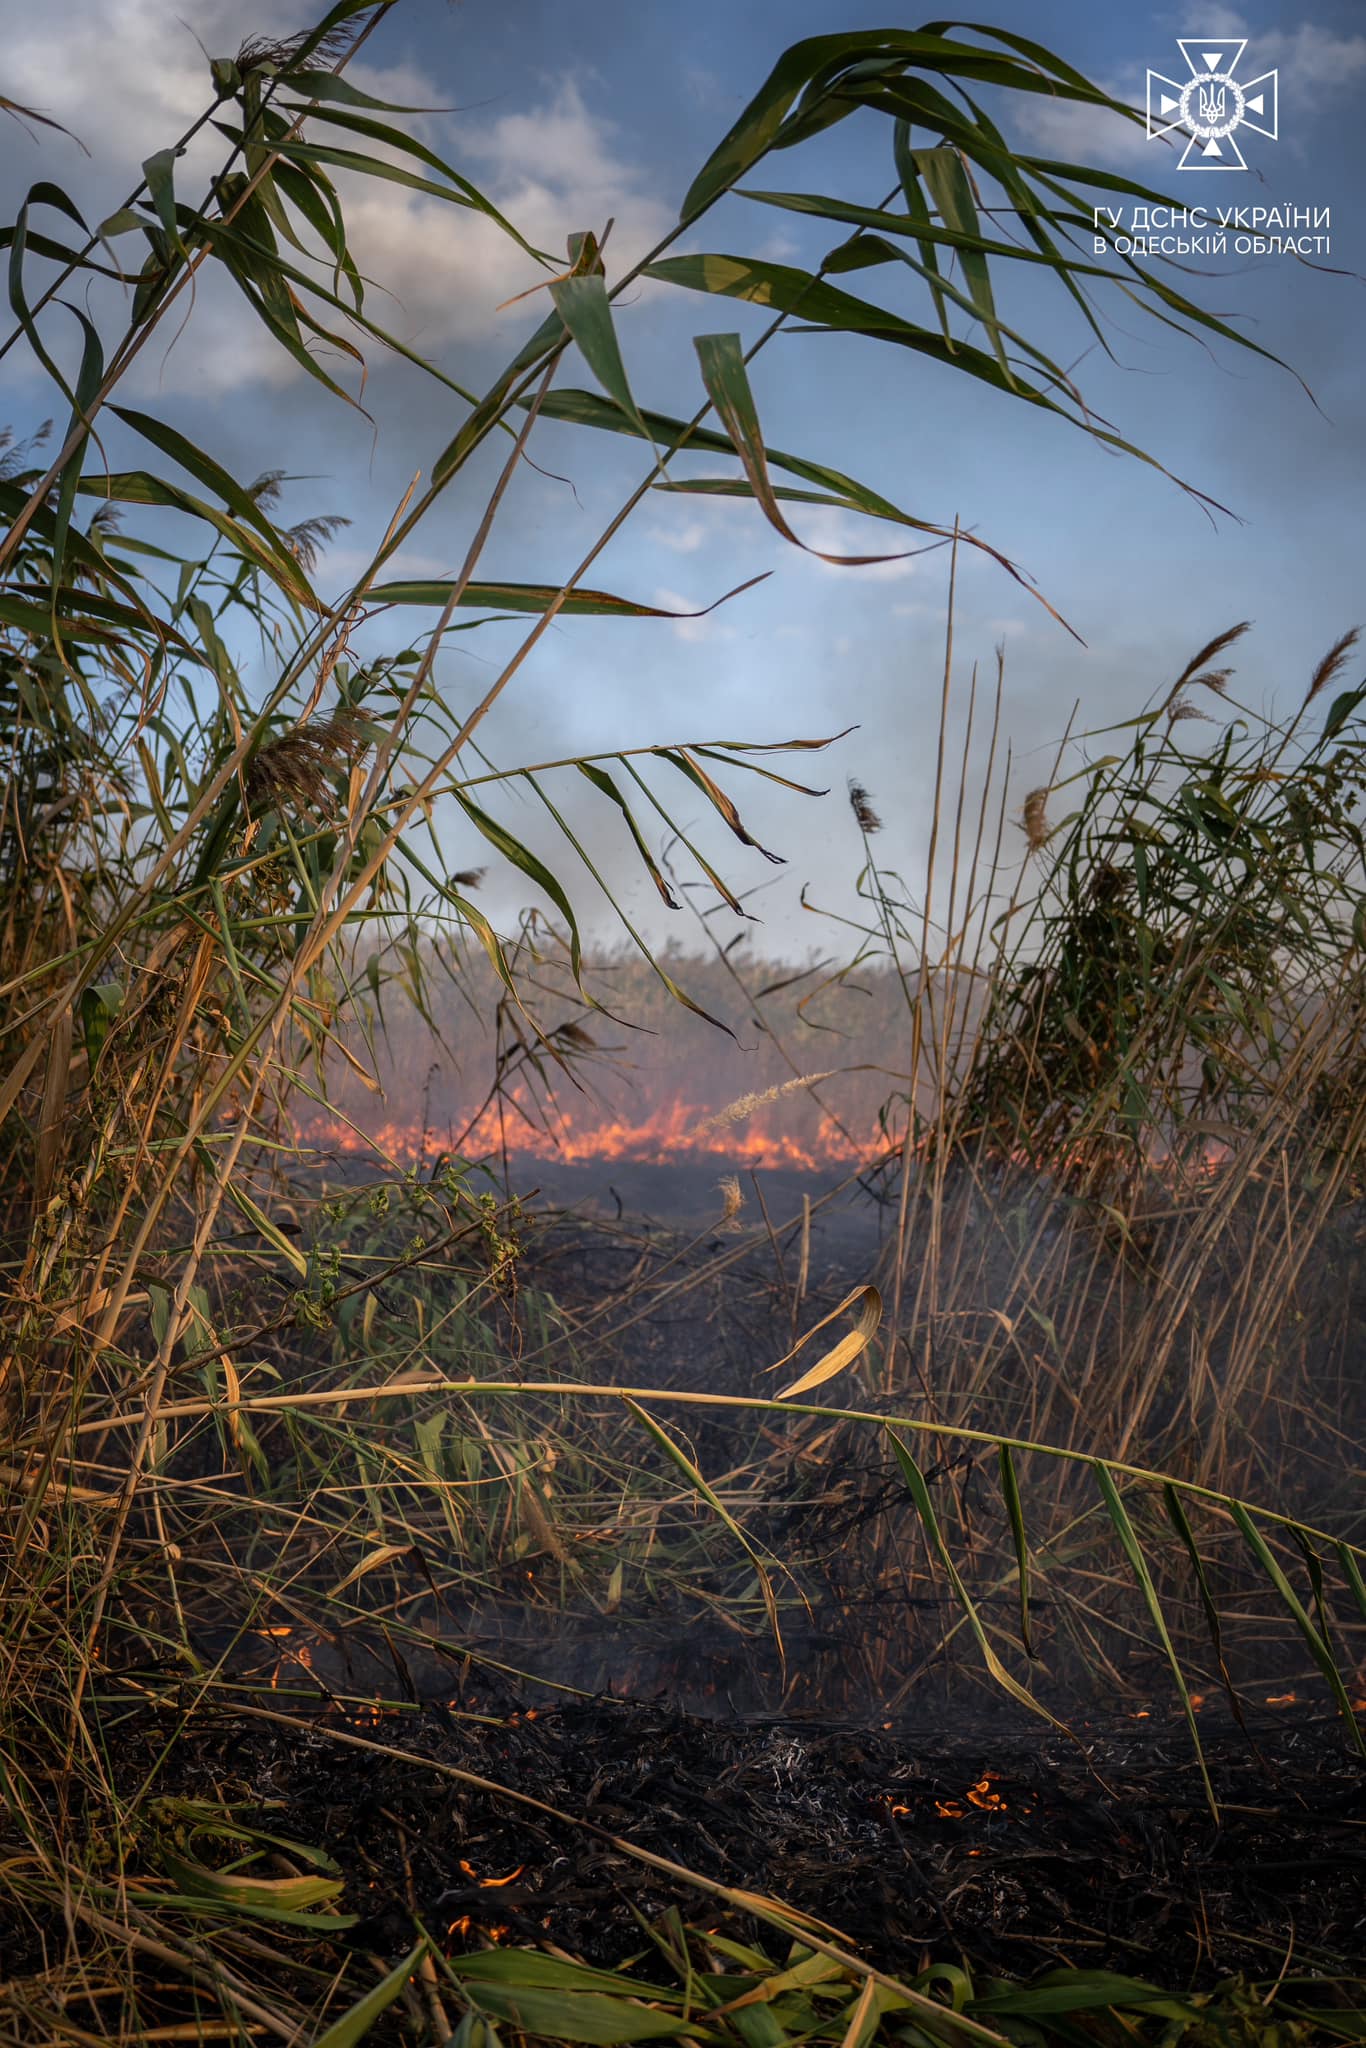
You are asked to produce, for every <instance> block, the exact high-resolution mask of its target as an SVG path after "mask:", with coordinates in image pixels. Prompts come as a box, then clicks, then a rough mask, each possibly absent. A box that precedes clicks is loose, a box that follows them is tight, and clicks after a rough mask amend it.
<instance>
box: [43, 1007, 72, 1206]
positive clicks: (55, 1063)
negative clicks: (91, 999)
mask: <svg viewBox="0 0 1366 2048" xmlns="http://www.w3.org/2000/svg"><path fill="white" fill-rule="evenodd" d="M72 1018H73V1012H72V1008H71V1005H70V1004H69V1003H68V1004H67V1006H66V1008H65V1009H63V1010H62V1011H61V1013H60V1014H59V1016H58V1018H57V1021H56V1023H55V1024H54V1025H53V1027H52V1035H51V1037H50V1039H49V1041H48V1055H47V1076H46V1079H45V1080H44V1082H43V1104H42V1108H41V1109H40V1110H39V1112H38V1158H37V1167H36V1176H35V1178H36V1185H35V1188H34V1200H35V1205H36V1208H37V1211H38V1214H39V1215H41V1214H42V1212H43V1210H44V1209H46V1207H47V1200H48V1196H49V1195H50V1194H51V1193H52V1179H53V1175H54V1174H55V1172H56V1170H57V1151H58V1146H59V1145H60V1143H61V1135H62V1108H63V1105H64V1103H65V1101H66V1090H67V1082H68V1080H69V1079H70V1075H71V1033H72Z"/></svg>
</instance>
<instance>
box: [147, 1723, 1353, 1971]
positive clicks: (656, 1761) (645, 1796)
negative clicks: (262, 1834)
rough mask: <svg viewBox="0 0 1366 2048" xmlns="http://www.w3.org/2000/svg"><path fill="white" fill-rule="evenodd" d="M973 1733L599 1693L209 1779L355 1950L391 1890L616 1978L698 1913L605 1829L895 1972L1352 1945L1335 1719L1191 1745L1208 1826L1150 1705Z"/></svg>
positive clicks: (455, 1929) (395, 1914) (1220, 1958)
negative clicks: (1134, 1720)
mask: <svg viewBox="0 0 1366 2048" xmlns="http://www.w3.org/2000/svg"><path fill="white" fill-rule="evenodd" d="M160 1739H161V1738H160V1731H159V1729H158V1726H157V1723H156V1719H155V1717H153V1716H151V1715H148V1716H147V1717H146V1718H145V1721H144V1723H143V1725H142V1728H141V1731H140V1732H136V1733H130V1734H129V1735H128V1737H127V1740H126V1742H125V1745H124V1747H123V1749H122V1751H121V1757H120V1768H121V1769H124V1770H126V1771H127V1772H128V1773H129V1777H130V1781H135V1780H136V1777H137V1773H138V1771H139V1770H140V1769H145V1768H146V1767H147V1765H148V1763H149V1762H150V1760H151V1759H152V1758H153V1757H154V1756H156V1755H157V1754H158V1748H159V1743H160ZM978 1740H979V1738H975V1737H968V1738H966V1740H965V1739H964V1737H962V1736H955V1735H952V1734H947V1733H944V1732H943V1731H936V1730H933V1729H930V1728H922V1729H920V1730H919V1731H918V1732H915V1733H912V1732H909V1731H903V1732H901V1733H898V1732H896V1730H882V1729H869V1730H855V1729H852V1728H845V1729H839V1728H830V1727H826V1726H820V1725H818V1724H815V1723H814V1722H803V1721H800V1720H787V1721H778V1720H776V1719H774V1718H772V1717H770V1718H769V1719H767V1720H765V1721H751V1722H742V1721H730V1722H715V1721H699V1720H695V1719H691V1718H689V1717H688V1716H686V1715H682V1714H678V1713H673V1712H668V1711H665V1710H662V1709H658V1708H651V1707H644V1706H638V1705H621V1706H613V1705H608V1704H606V1703H605V1702H601V1703H597V1704H591V1705H584V1706H577V1707H572V1708H557V1709H550V1710H545V1709H542V1710H541V1711H540V1712H539V1715H538V1717H537V1719H536V1720H535V1721H533V1720H532V1719H531V1717H530V1714H529V1713H527V1712H526V1711H523V1712H521V1713H520V1714H517V1715H515V1716H514V1715H509V1714H506V1713H505V1714H504V1715H503V1716H502V1718H501V1719H499V1720H498V1721H497V1722H490V1721H487V1720H485V1721H481V1722H478V1723H476V1722H474V1721H473V1720H469V1721H456V1720H454V1719H452V1718H450V1717H449V1715H448V1716H447V1718H446V1720H445V1721H444V1723H443V1722H440V1721H439V1720H438V1719H433V1718H431V1717H422V1718H421V1719H415V1718H413V1717H411V1716H407V1717H399V1716H393V1715H391V1716H390V1719H389V1725H388V1726H387V1727H386V1729H385V1732H384V1737H383V1746H382V1747H376V1748H374V1749H372V1750H368V1751H367V1750H366V1749H364V1748H361V1749H357V1748H355V1747H348V1748H346V1749H340V1750H339V1749H338V1748H336V1747H335V1746H334V1744H333V1743H332V1742H331V1741H330V1739H329V1737H328V1734H327V1732H326V1730H325V1729H324V1728H323V1727H321V1726H314V1727H311V1728H310V1727H309V1726H307V1725H306V1724H299V1725H298V1726H297V1728H295V1729H294V1730H293V1731H292V1732H291V1734H290V1736H289V1739H288V1742H287V1743H282V1740H281V1730H280V1729H279V1728H278V1727H264V1726H258V1727H256V1728H252V1727H251V1725H250V1724H247V1725H241V1724H239V1725H238V1727H237V1728H236V1730H235V1732H234V1735H233V1738H232V1743H231V1771H232V1776H233V1779H234V1781H235V1782H236V1783H237V1784H238V1785H239V1786H240V1787H241V1788H242V1790H243V1792H246V1793H250V1794H251V1795H252V1796H255V1797H259V1798H261V1799H266V1798H269V1799H271V1800H274V1801H276V1802H278V1805H277V1807H276V1808H275V1809H274V1813H275V1818H274V1819H273V1820H272V1831H276V1830H279V1831H284V1832H293V1833H294V1834H296V1835H297V1836H298V1837H299V1838H300V1839H301V1840H309V1839H313V1838H315V1837H316V1836H317V1835H318V1834H319V1833H325V1836H326V1839H327V1841H328V1843H329V1845H330V1847H331V1849H332V1852H333V1853H334V1855H335V1856H336V1857H337V1859H338V1861H339V1863H340V1864H341V1866H342V1867H343V1868H345V1869H347V1870H354V1871H356V1872H357V1873H364V1875H358V1876H357V1878H356V1880H355V1881H354V1889H353V1892H352V1895H351V1897H350V1899H349V1900H348V1901H346V1902H345V1903H348V1904H349V1905H350V1906H351V1907H352V1908H353V1909H354V1910H358V1911H359V1912H361V1914H362V1915H363V1924H362V1926H361V1928H360V1929H359V1930H358V1931H357V1935H356V1937H355V1938H356V1939H357V1940H358V1941H361V1942H363V1943H364V1944H365V1945H367V1946H371V1947H374V1948H382V1947H383V1946H384V1945H385V1944H386V1943H388V1944H389V1945H390V1946H392V1947H397V1946H398V1945H399V1944H400V1943H401V1941H402V1939H403V1938H404V1936H405V1935H406V1932H407V1930H408V1928H409V1926H410V1925H411V1920H410V1917H409V1916H410V1912H411V1910H412V1907H411V1901H410V1892H409V1887H410V1884H411V1885H413V1886H415V1887H416V1893H417V1906H418V1909H419V1911H420V1914H421V1917H422V1918H423V1919H424V1920H425V1921H426V1923H427V1924H428V1925H431V1926H433V1927H439V1928H441V1929H442V1930H443V1931H444V1935H445V1940H446V1943H447V1944H448V1945H450V1946H455V1945H459V1946H461V1947H463V1948H476V1947H478V1946H479V1945H481V1944H497V1943H517V1944H521V1943H526V1942H534V1941H538V1940H544V1939H546V1938H547V1937H548V1938H549V1939H550V1940H551V1941H552V1942H554V1943H556V1944H558V1945H559V1946H560V1947H562V1948H564V1949H566V1950H569V1951H571V1952H572V1953H574V1954H576V1955H579V1956H582V1957H584V1958H585V1960H588V1961H591V1962H595V1963H599V1964H603V1965H611V1964H614V1963H617V1962H619V1961H620V1960H621V1959H622V1958H623V1957H624V1956H626V1955H627V1954H630V1953H632V1952H634V1951H635V1949H636V1948H637V1947H638V1946H639V1942H640V1938H641V1937H640V1922H639V1919H638V1918H637V1913H638V1912H639V1913H643V1914H644V1915H645V1916H646V1917H647V1918H657V1917H658V1915H659V1914H660V1913H662V1912H663V1911H664V1910H665V1909H666V1908H668V1907H669V1906H673V1905H678V1906H680V1907H681V1908H682V1909H683V1910H684V1911H685V1912H686V1911H689V1910H691V1908H692V1903H693V1902H692V1901H691V1900H690V1898H689V1896H688V1894H687V1891H686V1888H680V1887H679V1886H678V1885H676V1884H675V1883H674V1882H673V1881H672V1880H671V1879H669V1878H668V1877H667V1876H666V1875H664V1874H662V1873H661V1872H660V1871H658V1870H657V1869H656V1870H650V1869H648V1868H646V1867H644V1866H642V1864H641V1863H639V1862H638V1861H635V1860H634V1859H633V1858H632V1857H631V1856H630V1855H629V1854H627V1853H626V1852H625V1850H624V1849H623V1847H622V1846H621V1838H624V1840H625V1841H626V1842H629V1843H631V1844H633V1845H636V1846H638V1847H639V1848H641V1849H643V1850H645V1851H647V1852H649V1853H651V1854H654V1855H657V1856H661V1857H664V1858H668V1859H671V1860H673V1861H679V1860H686V1861H687V1862H688V1863H689V1864H690V1866H691V1867H692V1868H694V1869H696V1870H698V1871H700V1872H701V1873H702V1874H703V1875H705V1876H709V1877H712V1878H715V1879H717V1880H719V1881H721V1882H724V1883H726V1884H730V1885H736V1886H741V1887H748V1888H750V1889H753V1890H758V1891H763V1890H766V1889H768V1888H770V1887H771V1885H772V1880H773V1874H774V1871H775V1870H777V1869H781V1871H782V1874H783V1887H784V1896H785V1897H786V1898H787V1899H788V1900H789V1901H790V1902H791V1904H792V1905H794V1906H796V1907H797V1908H798V1909H802V1910H806V1911H810V1912H814V1913H817V1914H819V1915H820V1916H821V1917H822V1918H823V1919H825V1920H826V1921H828V1922H831V1923H833V1924H835V1925H837V1926H839V1927H840V1928H841V1929H842V1930H843V1931H844V1932H845V1933H846V1934H847V1936H848V1937H849V1938H850V1939H851V1940H853V1941H855V1942H857V1943H860V1944H863V1945H865V1946H866V1949H867V1952H868V1953H869V1954H870V1955H876V1956H877V1957H878V1958H879V1959H880V1960H881V1961H882V1962H883V1963H884V1964H885V1966H887V1967H889V1968H893V1969H895V1968H903V1967H904V1968H908V1969H909V1968H912V1967H913V1966H914V1965H915V1964H916V1963H917V1961H918V1958H919V1956H920V1954H921V1952H922V1950H923V1949H924V1948H926V1947H927V1946H929V1947H931V1948H938V1949H940V1950H942V1949H943V1948H944V1946H945V1944H946V1943H947V1945H948V1946H949V1947H950V1948H951V1949H954V1950H958V1951H960V1952H962V1953H969V1954H972V1955H974V1956H976V1957H978V1958H980V1960H981V1964H982V1967H983V1968H991V1969H996V1970H999V1971H1000V1972H1001V1973H1002V1974H1003V1975H1006V1974H1009V1975H1014V1976H1019V1975H1021V1974H1023V1973H1027V1972H1028V1971H1030V1970H1031V1969H1035V1968H1047V1967H1050V1966H1051V1965H1052V1964H1053V1963H1054V1962H1055V1960H1056V1956H1057V1954H1058V1952H1059V1950H1060V1949H1062V1948H1065V1949H1066V1952H1067V1953H1069V1954H1074V1955H1079V1956H1084V1957H1085V1958H1086V1960H1087V1962H1088V1965H1090V1966H1093V1967H1095V1968H1109V1969H1116V1970H1122V1971H1126V1972H1130V1973H1133V1972H1135V1971H1137V1972H1138V1973H1139V1974H1144V1973H1145V1972H1146V1973H1150V1974H1153V1975H1156V1976H1158V1977H1161V1978H1162V1979H1163V1980H1164V1981H1167V1982H1172V1981H1175V1980H1176V1979H1177V1978H1179V1979H1180V1980H1181V1981H1183V1982H1190V1983H1193V1984H1196V1985H1199V1984H1201V1983H1209V1982H1212V1981H1213V1980H1215V1979H1216V1978H1217V1977H1219V1976H1220V1975H1221V1974H1224V1973H1229V1972H1235V1971H1239V1970H1241V1971H1244V1972H1245V1973H1247V1974H1249V1975H1258V1974H1265V1958H1266V1944H1267V1943H1268V1942H1270V1943H1272V1944H1273V1946H1274V1947H1275V1948H1276V1949H1277V1950H1279V1951H1283V1950H1284V1948H1285V1946H1286V1944H1287V1943H1288V1942H1289V1940H1290V1939H1291V1935H1292V1932H1293V1935H1294V1939H1295V1941H1296V1944H1297V1945H1300V1944H1303V1945H1305V1946H1308V1947H1311V1948H1313V1949H1315V1950H1316V1951H1317V1952H1320V1953H1330V1954H1336V1955H1341V1956H1347V1957H1354V1956H1360V1955H1362V1954H1366V1895H1364V1894H1363V1891H1362V1887H1361V1855H1362V1850H1361V1840H1362V1830H1363V1827H1366V1779H1363V1776H1362V1772H1361V1769H1360V1766H1359V1764H1358V1763H1357V1761H1356V1760H1355V1759H1354V1758H1353V1756H1352V1755H1351V1753H1350V1751H1349V1750H1348V1749H1347V1748H1346V1747H1345V1746H1344V1745H1343V1743H1342V1741H1341V1737H1340V1733H1339V1731H1338V1729H1337V1728H1336V1727H1334V1726H1333V1725H1332V1724H1331V1723H1323V1722H1320V1721H1315V1720H1311V1719H1310V1718H1308V1717H1307V1716H1306V1717H1303V1718H1301V1717H1293V1718H1286V1717H1280V1718H1277V1719H1276V1720H1275V1722H1274V1725H1272V1726H1270V1727H1268V1728H1263V1729H1261V1730H1259V1731H1258V1733H1257V1746H1256V1748H1254V1747H1253V1746H1252V1745H1250V1744H1249V1743H1248V1741H1247V1739H1246V1737H1245V1736H1244V1735H1243V1734H1242V1733H1241V1732H1240V1731H1237V1730H1236V1729H1233V1728H1231V1727H1230V1728H1229V1729H1227V1730H1223V1731H1220V1730H1214V1731H1211V1732H1210V1733H1209V1734H1208V1735H1207V1737H1206V1753H1207V1757H1208V1761H1209V1767H1210V1771H1211V1776H1212V1779H1213V1782H1214V1785H1215V1789H1216V1791H1217V1794H1218V1797H1219V1801H1220V1805H1221V1808H1222V1810H1223V1814H1224V1821H1223V1825H1222V1827H1219V1828H1214V1827H1212V1826H1211V1825H1210V1821H1209V1816H1208V1813H1207V1811H1206V1810H1205V1807H1204V1804H1203V1799H1202V1794H1201V1787H1200V1779H1199V1772H1198V1768H1197V1766H1196V1764H1195V1762H1194V1760H1193V1758H1192V1756H1191V1753H1190V1749H1189V1745H1188V1742H1187V1740H1186V1738H1185V1736H1184V1734H1183V1732H1182V1730H1181V1727H1180V1725H1179V1721H1173V1720H1159V1719H1158V1717H1157V1716H1156V1715H1153V1716H1152V1718H1151V1720H1150V1721H1149V1722H1148V1724H1147V1725H1146V1726H1145V1729H1144V1733H1143V1737H1142V1747H1141V1749H1140V1748H1137V1747H1136V1746H1135V1737H1134V1734H1133V1731H1132V1728H1131V1724H1130V1723H1129V1722H1127V1721H1123V1722H1121V1723H1120V1724H1118V1727H1117V1728H1116V1730H1115V1731H1114V1732H1111V1733H1106V1734H1100V1733H1097V1732H1095V1731H1094V1730H1093V1731H1092V1732H1091V1733H1090V1734H1089V1735H1088V1736H1087V1738H1086V1744H1085V1749H1084V1751H1083V1749H1082V1748H1081V1746H1080V1745H1078V1744H1076V1743H1073V1742H1069V1741H1067V1740H1065V1739H1063V1738H1060V1737H1055V1736H1038V1737H1034V1736H1026V1735H1020V1734H1018V1733H1017V1734H1016V1735H1014V1736H1010V1737H1004V1736H1003V1737H1001V1738H999V1739H998V1740H997V1741H996V1742H995V1744H994V1747H995V1750H996V1761H995V1762H994V1763H993V1764H992V1765H991V1766H990V1767H988V1768H985V1769H984V1768H983V1767H982V1766H981V1763H980V1760H979V1757H980V1752H979V1755H978V1756H974V1755H973V1754H972V1747H973V1746H975V1744H976V1742H977V1741H978ZM397 1750H402V1751H405V1752H407V1754H406V1755H404V1756H400V1755H397V1754H395V1752H396V1751H397ZM443 1766H455V1767H457V1768H459V1769H464V1770H468V1771H472V1772H474V1773H476V1774H478V1775H479V1777H480V1778H481V1779H484V1780H487V1779H490V1778H495V1779H497V1780H500V1781H502V1782H505V1783H506V1784H507V1785H508V1786H510V1787H520V1788H522V1789H523V1790H530V1789H534V1793H535V1797H536V1799H537V1800H538V1801H544V1802H545V1806H546V1807H549V1808H556V1809H559V1811H560V1813H561V1814H562V1815H575V1816H578V1817H579V1818H578V1819H577V1820H575V1821H574V1822H573V1823H572V1824H571V1823H569V1822H567V1821H565V1820H564V1819H557V1818H555V1817H554V1816H553V1814H551V1813H549V1812H547V1811H546V1810H545V1808H542V1809H541V1810H540V1811H534V1810H532V1811H529V1810H528V1809H527V1808H526V1807H524V1806H521V1805H518V1804H516V1803H514V1802H513V1801H511V1800H509V1799H508V1798H506V1797H505V1796H502V1795H500V1794H498V1793H497V1792H495V1791H493V1790H491V1789H488V1788H487V1786H485V1787H484V1788H482V1789H481V1787H479V1786H477V1785H475V1784H473V1783H465V1782H459V1781H456V1780H453V1779H452V1778H451V1777H449V1776H445V1775H442V1767H443ZM170 1768H171V1770H172V1771H173V1773H174V1774H175V1779H174V1782H172V1781H165V1782H164V1789H165V1790H167V1791H170V1790H172V1789H183V1790H187V1791H193V1790H195V1789H196V1788H197V1787H198V1786H200V1785H203V1784H208V1785H212V1784H214V1783H216V1782H217V1781H218V1779H219V1777H220V1776H221V1773H222V1768H223V1751H222V1742H221V1736H220V1735H219V1734H216V1733H215V1731H214V1730H213V1729H212V1728H211V1727H208V1726H204V1727H196V1728H191V1729H190V1730H188V1731H187V1733H186V1736H185V1739H184V1742H183V1744H182V1745H180V1746H178V1747H177V1749H176V1751H175V1752H173V1755H172V1758H171V1759H170ZM1311 1840H1312V1844H1313V1847H1312V1851H1310V1852H1307V1851H1306V1844H1307V1843H1308V1842H1309V1841H1311ZM969 1863H971V1865H972V1878H971V1882H966V1881H965V1879H966V1874H967V1865H968V1864H969ZM481 1873H490V1874H488V1875H481ZM481 1900H482V1901H485V1902H486V1905H485V1906H484V1909H483V1910H482V1911H481V1906H480V1903H479V1901H481ZM485 1911H487V1912H488V1914H489V1918H487V1919H485V1917H484V1912H485Z"/></svg>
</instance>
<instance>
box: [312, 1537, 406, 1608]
mask: <svg viewBox="0 0 1366 2048" xmlns="http://www.w3.org/2000/svg"><path fill="white" fill-rule="evenodd" d="M414 1548H415V1545H413V1544H411V1543H380V1544H377V1545H376V1547H375V1548H374V1549H373V1550H367V1551H366V1553H365V1555H364V1557H363V1558H362V1559H361V1561H360V1563H359V1564H358V1565H354V1566H353V1567H352V1569H351V1570H350V1571H349V1572H348V1573H347V1574H346V1577H345V1578H344V1579H338V1581H337V1583H336V1585H335V1586H334V1587H333V1588H332V1591H331V1594H330V1596H329V1597H330V1598H331V1599H333V1600H335V1599H336V1597H337V1595H338V1594H339V1593H344V1592H345V1591H346V1589H347V1587H348V1586H354V1585H355V1583H356V1581H357V1580H358V1579H363V1578H364V1577H365V1575H366V1573H367V1572H377V1571H378V1570H379V1568H380V1566H381V1565H386V1564H392V1563H393V1561H394V1559H395V1558H396V1557H410V1556H411V1555H412V1553H413V1550H414Z"/></svg>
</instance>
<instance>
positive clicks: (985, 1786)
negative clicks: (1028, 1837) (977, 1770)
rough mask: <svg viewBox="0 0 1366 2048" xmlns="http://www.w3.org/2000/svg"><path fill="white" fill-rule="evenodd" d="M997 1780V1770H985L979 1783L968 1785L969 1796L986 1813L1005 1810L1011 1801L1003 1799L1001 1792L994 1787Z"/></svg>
mask: <svg viewBox="0 0 1366 2048" xmlns="http://www.w3.org/2000/svg"><path fill="white" fill-rule="evenodd" d="M995 1780H996V1773H995V1771H984V1772H983V1774H982V1776H981V1777H980V1778H979V1779H978V1780H977V1783H976V1784H975V1785H969V1787H968V1798H969V1799H970V1800H971V1801H972V1803H973V1805H974V1806H978V1807H980V1808H981V1809H982V1811H983V1812H984V1813H1001V1812H1004V1811H1005V1809H1006V1808H1007V1806H1008V1805H1009V1803H1010V1802H1009V1801H1008V1800H1006V1799H1003V1798H1002V1797H1001V1795H1000V1793H999V1792H997V1791H996V1790H995V1789H994V1786H995Z"/></svg>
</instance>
